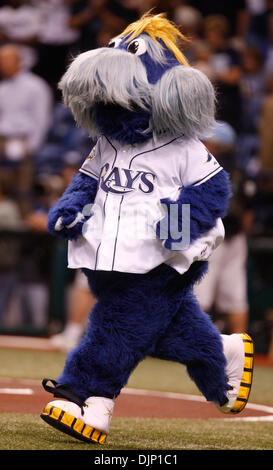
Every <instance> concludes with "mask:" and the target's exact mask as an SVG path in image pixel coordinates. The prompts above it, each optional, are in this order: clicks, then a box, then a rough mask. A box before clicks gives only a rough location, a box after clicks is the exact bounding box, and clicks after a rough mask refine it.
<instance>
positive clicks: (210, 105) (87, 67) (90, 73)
mask: <svg viewBox="0 0 273 470" xmlns="http://www.w3.org/2000/svg"><path fill="white" fill-rule="evenodd" d="M181 39H185V38H184V36H183V35H182V33H181V32H180V31H179V30H178V29H177V28H176V26H175V25H174V24H173V23H171V22H170V21H168V20H167V19H166V18H165V15H164V14H158V15H151V14H149V13H147V14H145V15H144V16H142V17H141V18H140V19H139V20H138V21H136V22H134V23H132V24H130V25H129V26H127V28H126V29H125V30H124V31H123V32H122V33H121V34H120V35H119V36H117V37H115V38H114V39H112V40H111V41H110V43H109V44H108V47H101V48H98V49H94V50H91V51H87V52H84V53H82V54H80V55H79V56H78V57H76V59H74V61H73V62H72V63H71V65H70V66H69V68H68V70H67V72H66V73H65V75H64V76H63V78H62V80H61V82H60V85H59V86H60V89H61V90H62V93H63V97H64V102H65V104H66V105H68V106H70V108H71V109H72V112H73V115H74V117H75V120H76V122H77V123H78V124H79V125H80V126H82V127H84V128H88V129H89V132H90V135H91V136H92V137H93V138H95V139H96V138H98V137H99V135H101V134H104V135H106V136H108V137H110V138H113V139H116V140H118V141H120V142H124V143H127V144H133V143H138V142H143V141H145V140H147V139H149V138H151V137H152V136H155V135H161V134H168V135H175V136H184V137H185V138H195V137H199V136H201V135H202V136H203V135H204V134H206V132H207V131H208V129H209V128H210V127H211V125H212V124H213V123H214V114H215V93H214V89H213V86H212V84H211V83H210V81H209V80H208V78H207V77H206V76H205V75H204V74H203V73H202V72H200V71H198V70H197V69H194V68H192V67H190V66H189V65H188V62H187V60H186V58H185V56H184V55H183V53H182V52H181V50H180V49H179V47H178V45H177V44H178V41H179V40H181Z"/></svg>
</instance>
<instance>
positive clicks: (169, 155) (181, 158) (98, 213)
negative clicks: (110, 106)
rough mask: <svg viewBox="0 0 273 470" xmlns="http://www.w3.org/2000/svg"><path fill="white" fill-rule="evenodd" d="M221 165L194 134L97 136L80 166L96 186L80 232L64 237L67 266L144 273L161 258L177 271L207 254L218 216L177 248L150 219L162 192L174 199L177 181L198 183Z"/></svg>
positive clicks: (218, 235) (158, 211) (217, 233)
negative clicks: (123, 139)
mask: <svg viewBox="0 0 273 470" xmlns="http://www.w3.org/2000/svg"><path fill="white" fill-rule="evenodd" d="M221 170H222V167H221V166H220V165H219V163H218V162H217V161H216V160H215V158H214V157H213V156H212V155H211V154H210V153H209V152H208V151H207V149H206V148H205V146H204V145H203V144H202V143H201V142H200V141H199V140H188V141H186V140H183V139H182V138H174V137H170V136H168V137H164V138H155V139H154V138H153V139H150V140H149V141H147V142H145V143H142V144H137V145H132V146H129V145H128V146H122V145H121V144H119V143H118V142H116V141H112V142H111V141H110V140H109V139H107V138H106V137H104V136H103V137H101V138H100V139H99V141H98V143H97V145H96V146H95V148H94V149H93V150H92V152H91V153H90V156H89V157H88V158H87V159H86V160H85V162H84V164H83V165H82V167H81V169H80V172H82V173H84V174H86V175H89V176H90V177H92V178H95V179H97V180H98V190H97V195H96V198H95V201H94V206H93V208H92V212H91V213H93V216H92V217H90V219H89V220H88V221H87V222H86V223H85V224H84V227H83V234H82V236H81V237H80V238H79V239H78V240H77V241H72V242H69V245H68V266H69V267H70V268H88V269H92V270H106V271H121V272H130V273H145V272H148V271H150V270H151V269H153V268H155V267H156V266H158V265H160V264H161V263H167V264H169V265H170V266H172V267H174V269H176V270H177V271H178V272H180V273H181V274H182V273H183V272H185V271H187V270H188V268H189V267H190V265H191V264H192V262H194V261H196V260H205V259H207V258H208V256H209V255H210V254H211V252H212V251H213V250H214V249H215V247H216V246H218V244H219V243H220V242H221V241H222V240H223V238H224V229H223V224H222V221H221V220H220V219H219V220H218V221H217V224H216V227H215V228H213V229H212V230H210V231H209V232H208V233H207V234H205V235H204V236H202V237H200V238H199V239H198V240H196V242H194V243H192V244H191V245H186V246H183V247H182V249H179V250H178V251H173V250H168V249H166V248H165V247H164V246H163V243H162V240H160V239H159V238H158V237H156V235H155V225H156V223H157V222H158V221H159V220H160V219H162V218H163V216H164V213H163V212H162V207H161V204H160V200H161V199H162V198H170V199H171V200H173V201H175V200H177V198H178V195H179V193H180V191H181V188H182V187H184V186H188V185H192V184H193V185H199V184H202V183H203V182H205V181H207V180H208V179H209V178H211V177H212V176H214V175H216V174H217V173H218V172H219V171H221ZM87 209H88V208H85V209H84V213H86V214H87V213H88V211H87Z"/></svg>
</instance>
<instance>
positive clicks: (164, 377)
mask: <svg viewBox="0 0 273 470" xmlns="http://www.w3.org/2000/svg"><path fill="white" fill-rule="evenodd" d="M65 357H66V356H65V354H62V353H55V352H44V351H43V352H41V351H39V352H38V351H35V352H33V351H18V350H9V349H0V377H12V378H19V379H34V380H41V379H43V378H44V377H49V378H52V379H54V378H56V377H58V375H59V374H60V373H61V371H62V368H63V365H64V362H65ZM128 386H129V387H132V388H144V389H148V390H159V391H170V392H177V393H190V394H199V391H198V389H197V387H196V386H195V384H194V383H193V382H192V381H191V380H190V379H189V377H188V375H187V373H186V369H185V367H184V366H181V365H180V364H176V363H174V362H167V361H160V360H157V359H152V358H148V359H146V360H145V361H143V362H141V363H140V364H139V365H138V367H137V368H136V369H135V371H134V372H133V374H132V375H131V377H130V380H129V382H128ZM272 391H273V368H267V367H261V366H256V367H255V373H254V379H253V387H252V391H251V398H250V401H251V402H254V403H261V404H264V405H270V406H271V405H272V406H273V393H272Z"/></svg>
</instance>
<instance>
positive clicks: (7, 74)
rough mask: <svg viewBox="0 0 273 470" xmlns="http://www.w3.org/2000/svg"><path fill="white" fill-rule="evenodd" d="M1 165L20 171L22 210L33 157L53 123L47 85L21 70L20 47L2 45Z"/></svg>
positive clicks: (18, 176) (24, 208) (18, 186)
mask: <svg viewBox="0 0 273 470" xmlns="http://www.w3.org/2000/svg"><path fill="white" fill-rule="evenodd" d="M0 77H1V81H0V165H1V167H2V170H1V172H3V171H4V170H5V171H17V172H18V175H17V182H16V187H17V190H18V192H19V193H20V197H19V194H18V197H19V200H20V204H22V205H24V204H26V205H25V207H22V210H23V212H25V211H27V205H28V202H27V200H24V198H26V199H27V197H28V196H27V194H29V193H30V190H31V175H32V171H33V169H32V165H31V156H32V155H33V154H34V153H35V152H37V150H38V148H39V147H40V146H41V145H42V143H43V142H44V139H45V136H46V134H47V131H48V128H49V125H50V123H51V112H52V107H51V105H52V96H51V92H50V89H49V87H48V85H47V84H46V83H45V82H44V81H43V80H42V79H41V78H39V77H37V76H36V75H34V74H33V73H31V72H26V71H24V70H23V69H22V63H21V60H20V51H19V49H18V46H14V45H11V44H10V45H5V46H2V47H1V48H0Z"/></svg>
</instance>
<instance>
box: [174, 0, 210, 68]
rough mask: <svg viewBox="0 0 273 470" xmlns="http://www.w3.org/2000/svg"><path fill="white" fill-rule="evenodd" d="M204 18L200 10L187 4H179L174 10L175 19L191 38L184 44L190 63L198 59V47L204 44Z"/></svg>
mask: <svg viewBox="0 0 273 470" xmlns="http://www.w3.org/2000/svg"><path fill="white" fill-rule="evenodd" d="M202 20H203V18H202V15H201V14H200V12H199V11H198V10H196V9H195V8H192V7H189V6H186V5H185V6H183V5H182V6H178V7H177V8H175V10H174V12H173V21H174V22H175V23H176V24H177V25H178V26H179V28H180V30H181V31H182V33H183V34H184V36H186V38H187V39H189V42H188V43H185V44H183V45H182V50H183V53H184V54H185V56H186V57H187V59H188V61H189V63H193V62H194V61H196V60H197V59H196V56H197V49H198V50H199V48H200V47H201V46H202V45H203V44H204V41H201V40H200V34H201V29H202ZM198 61H199V59H198ZM200 62H201V61H200ZM202 62H203V61H202ZM206 63H207V60H206Z"/></svg>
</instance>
